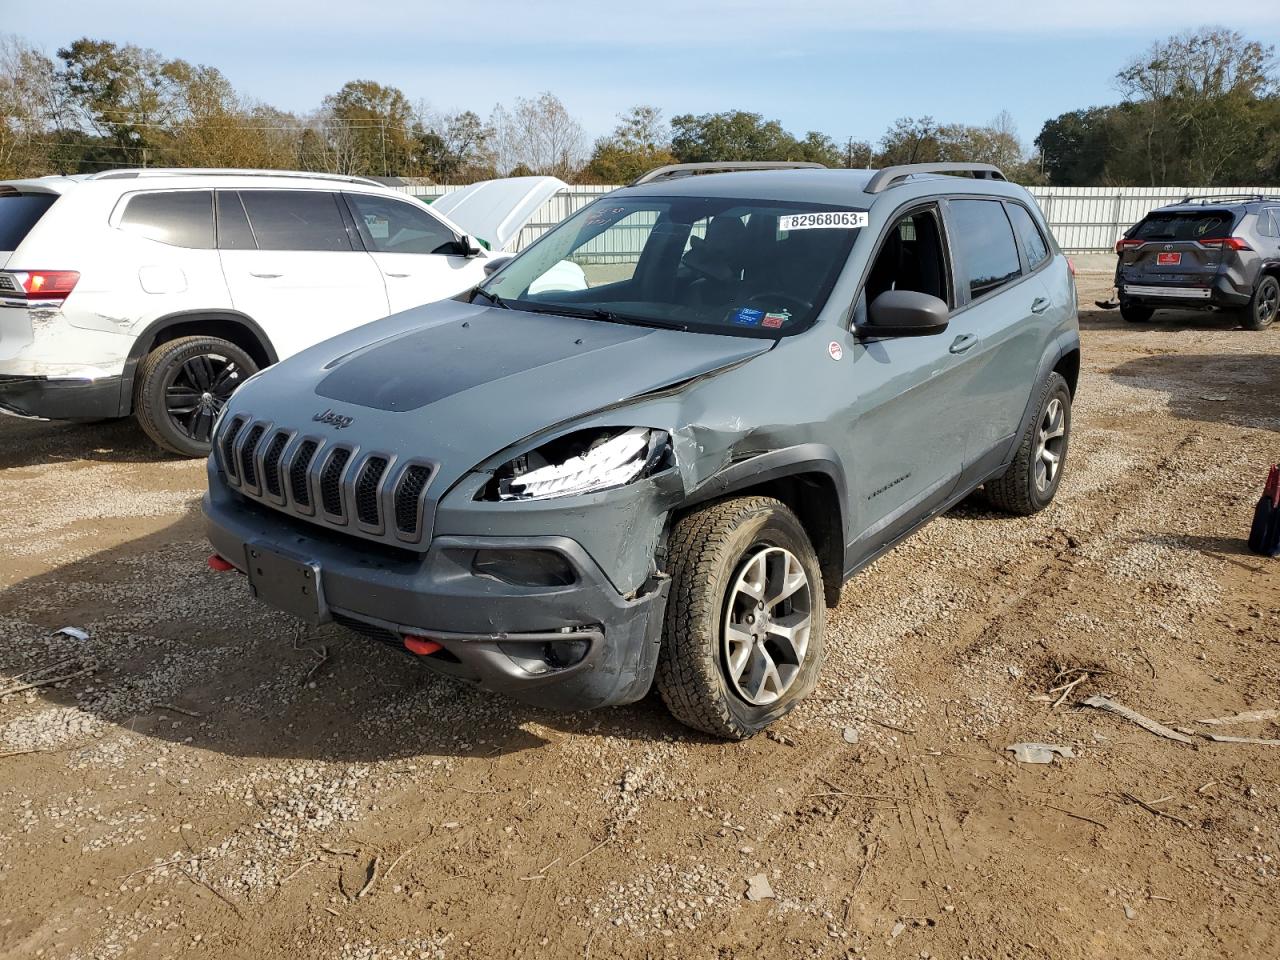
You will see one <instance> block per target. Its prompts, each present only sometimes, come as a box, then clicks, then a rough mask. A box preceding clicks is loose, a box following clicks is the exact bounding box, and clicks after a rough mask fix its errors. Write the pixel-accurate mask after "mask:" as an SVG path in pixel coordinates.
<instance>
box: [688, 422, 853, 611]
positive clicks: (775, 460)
mask: <svg viewBox="0 0 1280 960" xmlns="http://www.w3.org/2000/svg"><path fill="white" fill-rule="evenodd" d="M747 492H750V493H755V494H764V495H768V496H772V497H776V498H777V499H778V500H781V501H782V502H783V503H785V504H786V505H787V506H788V507H790V508H791V510H792V511H793V512H794V513H795V514H796V516H797V518H798V519H799V520H800V523H801V525H802V526H803V527H804V529H805V532H806V533H807V534H808V536H809V540H810V542H811V543H812V544H813V549H814V552H815V553H817V555H818V562H819V564H820V565H821V567H822V580H823V590H824V593H825V594H826V601H827V604H828V606H834V605H835V603H837V602H838V601H839V596H840V588H841V586H843V583H844V550H845V541H846V539H847V533H846V529H845V527H846V524H847V523H848V518H849V510H848V487H847V485H846V482H845V472H844V466H843V464H841V462H840V458H839V456H838V455H837V454H836V452H835V450H833V449H832V448H831V447H829V446H827V445H826V444H822V443H802V444H797V445H795V446H790V447H783V448H781V449H778V450H770V451H768V452H765V453H760V454H757V455H755V456H751V457H747V458H744V459H742V460H738V461H735V462H734V463H731V464H729V465H728V466H726V467H724V468H723V469H721V470H720V471H718V472H717V473H715V474H713V475H712V476H711V477H709V478H707V479H706V480H705V481H703V482H702V483H701V484H699V485H698V486H697V487H696V488H694V489H693V490H692V491H691V492H690V493H689V495H688V496H687V497H685V499H684V500H683V501H681V503H680V504H679V505H678V506H677V507H676V509H675V510H674V511H673V513H675V514H678V513H683V512H684V511H686V510H688V509H690V508H692V507H696V506H699V505H701V504H704V503H708V502H710V501H712V500H721V499H724V498H725V497H729V496H735V495H740V494H744V493H747Z"/></svg>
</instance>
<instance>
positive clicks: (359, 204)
mask: <svg viewBox="0 0 1280 960" xmlns="http://www.w3.org/2000/svg"><path fill="white" fill-rule="evenodd" d="M346 197H347V199H348V200H350V201H351V206H352V208H353V210H354V212H355V215H356V226H357V227H358V228H359V230H360V235H361V237H362V238H363V239H364V243H365V246H366V247H367V248H368V249H370V250H372V251H374V252H375V253H458V252H459V249H458V246H457V238H456V237H454V235H453V232H452V231H451V230H449V229H448V228H446V227H445V225H444V224H443V223H441V222H440V221H439V220H437V219H436V218H435V217H433V216H432V215H431V214H429V213H427V211H426V210H425V209H424V208H423V207H422V206H421V205H420V204H417V203H416V202H415V201H408V200H392V199H391V198H389V197H371V196H368V195H367V194H360V193H348V194H346Z"/></svg>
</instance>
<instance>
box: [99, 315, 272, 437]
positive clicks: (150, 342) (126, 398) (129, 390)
mask: <svg viewBox="0 0 1280 960" xmlns="http://www.w3.org/2000/svg"><path fill="white" fill-rule="evenodd" d="M201 321H206V322H213V323H221V324H233V325H234V326H236V327H239V328H241V329H242V330H243V331H244V332H245V334H247V335H248V336H250V337H252V338H253V339H254V340H255V341H256V342H257V344H258V346H259V348H260V350H261V356H262V358H263V359H265V360H266V362H267V366H270V365H272V364H275V363H278V362H279V361H280V356H279V354H277V353H276V348H275V345H274V344H272V342H271V338H270V337H269V336H267V333H266V331H265V330H263V329H262V327H261V326H259V325H258V322H257V321H256V320H254V319H253V318H252V317H250V316H249V315H248V314H246V313H241V312H240V311H239V310H228V309H225V308H219V309H214V310H181V311H178V312H177V313H168V314H165V315H164V316H162V317H157V318H156V319H155V320H152V321H151V322H150V323H149V324H147V325H146V327H144V328H143V330H142V332H141V333H139V334H138V335H137V337H135V338H134V341H133V347H132V348H130V350H129V356H128V358H127V359H126V360H125V364H124V371H123V373H122V374H121V384H120V408H121V409H120V415H121V416H127V415H128V414H129V413H131V412H132V408H133V379H134V374H135V373H136V372H137V369H138V364H139V363H140V362H141V361H142V358H143V357H145V356H146V355H147V354H148V353H150V352H151V350H152V348H153V347H154V345H155V342H156V339H157V337H159V336H160V334H162V333H164V331H166V330H169V329H172V328H173V327H177V326H181V325H183V324H188V323H200V322H201Z"/></svg>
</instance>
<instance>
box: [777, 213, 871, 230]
mask: <svg viewBox="0 0 1280 960" xmlns="http://www.w3.org/2000/svg"><path fill="white" fill-rule="evenodd" d="M868 222H869V219H868V215H867V212H866V211H865V210H824V211H822V212H821V213H792V214H789V215H787V216H785V217H779V218H778V229H779V230H787V231H790V230H858V229H861V228H862V227H865V226H866V225H867V223H868Z"/></svg>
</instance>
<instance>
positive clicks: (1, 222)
mask: <svg viewBox="0 0 1280 960" xmlns="http://www.w3.org/2000/svg"><path fill="white" fill-rule="evenodd" d="M57 199H58V195H57V194H56V193H7V194H0V250H17V249H18V244H20V243H21V242H22V241H23V239H24V238H25V237H26V235H27V234H28V233H30V232H31V228H32V227H34V226H35V225H36V222H37V221H38V220H39V219H40V218H41V217H43V216H44V212H45V211H46V210H48V209H49V208H50V207H51V206H53V202H54V201H55V200H57Z"/></svg>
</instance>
